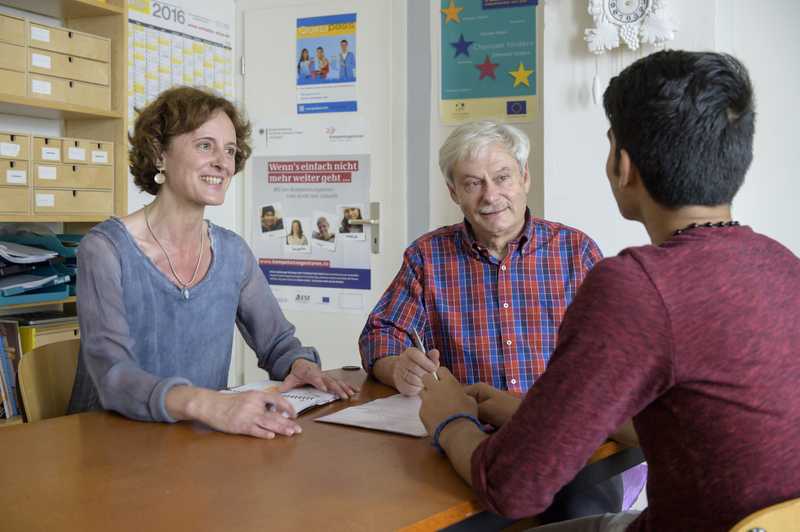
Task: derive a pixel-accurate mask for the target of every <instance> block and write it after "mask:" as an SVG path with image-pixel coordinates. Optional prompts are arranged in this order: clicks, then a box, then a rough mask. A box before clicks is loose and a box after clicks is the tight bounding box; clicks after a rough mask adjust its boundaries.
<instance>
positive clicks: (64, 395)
mask: <svg viewBox="0 0 800 532" xmlns="http://www.w3.org/2000/svg"><path fill="white" fill-rule="evenodd" d="M80 345H81V341H80V339H79V338H76V339H74V340H64V341H62V342H55V343H52V344H47V345H43V346H41V347H37V348H35V349H33V350H32V351H29V352H27V353H25V354H23V355H22V357H21V358H20V361H19V369H18V378H19V391H20V396H21V397H22V406H23V408H24V412H25V418H26V420H27V421H28V422H34V421H39V420H42V419H48V418H51V417H58V416H63V415H65V414H66V413H67V406H68V405H69V398H70V395H71V394H72V385H73V383H74V382H75V370H76V368H77V366H78V351H79V350H80Z"/></svg>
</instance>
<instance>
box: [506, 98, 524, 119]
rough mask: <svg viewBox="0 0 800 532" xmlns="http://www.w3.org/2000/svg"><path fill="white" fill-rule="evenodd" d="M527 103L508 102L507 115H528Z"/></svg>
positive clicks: (521, 101)
mask: <svg viewBox="0 0 800 532" xmlns="http://www.w3.org/2000/svg"><path fill="white" fill-rule="evenodd" d="M526 104H527V102H526V101H525V100H513V101H510V102H506V114H507V115H524V114H527V113H528V110H527V105H526Z"/></svg>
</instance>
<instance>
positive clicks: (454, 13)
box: [442, 0, 464, 24]
mask: <svg viewBox="0 0 800 532" xmlns="http://www.w3.org/2000/svg"><path fill="white" fill-rule="evenodd" d="M463 10H464V8H463V7H456V0H450V5H449V6H447V7H446V8H443V9H442V13H444V14H445V16H446V17H447V18H445V19H444V23H445V24H447V23H448V22H450V21H451V20H452V21H453V22H461V18H460V17H459V16H458V14H459V13H461V12H462V11H463Z"/></svg>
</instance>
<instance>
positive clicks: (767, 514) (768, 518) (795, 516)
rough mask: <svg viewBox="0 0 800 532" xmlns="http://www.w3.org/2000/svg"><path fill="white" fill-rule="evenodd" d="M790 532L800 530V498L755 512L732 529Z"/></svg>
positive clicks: (734, 530) (740, 531)
mask: <svg viewBox="0 0 800 532" xmlns="http://www.w3.org/2000/svg"><path fill="white" fill-rule="evenodd" d="M790 530H800V498H798V499H791V500H788V501H785V502H781V503H778V504H773V505H772V506H769V507H767V508H764V509H763V510H759V511H757V512H754V513H752V514H750V515H748V516H747V517H745V518H744V519H742V520H741V521H739V522H738V523H736V524H735V525H734V526H733V528H731V532H788V531H790Z"/></svg>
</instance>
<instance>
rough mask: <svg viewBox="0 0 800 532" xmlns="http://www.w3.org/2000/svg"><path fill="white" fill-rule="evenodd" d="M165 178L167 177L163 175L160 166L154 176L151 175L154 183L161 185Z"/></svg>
mask: <svg viewBox="0 0 800 532" xmlns="http://www.w3.org/2000/svg"><path fill="white" fill-rule="evenodd" d="M166 180H167V177H166V176H165V175H164V171H163V170H162V169H161V168H159V169H158V173H157V174H156V175H155V176H153V181H155V182H156V184H159V185H163V184H164V181H166Z"/></svg>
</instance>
